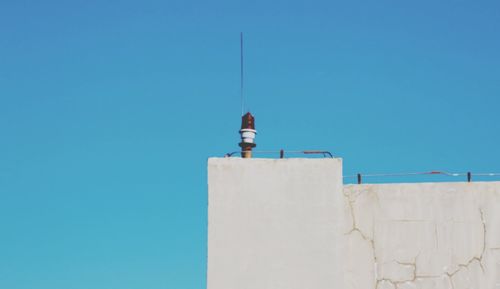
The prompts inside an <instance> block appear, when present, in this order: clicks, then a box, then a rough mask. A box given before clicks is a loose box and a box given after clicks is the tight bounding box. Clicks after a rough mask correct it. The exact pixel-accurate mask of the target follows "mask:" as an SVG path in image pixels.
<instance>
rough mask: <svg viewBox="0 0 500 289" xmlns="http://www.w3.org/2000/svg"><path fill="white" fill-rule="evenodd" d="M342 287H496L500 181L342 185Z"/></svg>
mask: <svg viewBox="0 0 500 289" xmlns="http://www.w3.org/2000/svg"><path fill="white" fill-rule="evenodd" d="M344 201H345V203H344V204H345V205H344V213H345V216H344V219H345V220H346V223H345V228H344V232H345V237H346V241H345V242H346V244H347V251H346V254H347V258H346V259H345V268H344V270H345V273H346V274H345V282H346V284H345V287H344V288H345V289H370V288H376V289H382V288H384V289H385V288H388V289H407V288H422V289H423V288H425V289H434V288H436V289H465V288H468V289H473V288H474V289H499V288H500V183H499V182H488V183H425V184H383V185H379V184H377V185H348V186H345V187H344Z"/></svg>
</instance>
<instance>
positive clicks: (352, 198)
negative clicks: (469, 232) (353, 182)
mask: <svg viewBox="0 0 500 289" xmlns="http://www.w3.org/2000/svg"><path fill="white" fill-rule="evenodd" d="M344 196H345V198H346V199H347V204H348V206H349V213H350V216H351V229H350V230H349V231H348V232H347V233H345V235H350V234H352V233H354V232H357V233H358V234H359V235H360V236H361V238H362V239H363V240H365V241H367V242H368V243H369V244H370V247H371V249H372V252H373V262H374V267H375V269H374V275H375V276H374V279H375V284H374V286H375V287H374V288H375V289H377V288H379V286H380V284H382V283H383V282H387V283H389V284H391V285H392V286H393V287H394V288H395V289H398V288H399V286H400V285H402V284H406V283H415V282H416V281H417V280H419V279H433V278H442V277H443V276H447V277H448V279H449V282H450V285H451V288H452V289H454V288H455V284H454V282H453V277H454V276H455V274H457V273H458V272H460V271H461V270H462V269H467V270H468V269H469V266H470V265H471V264H472V263H474V262H478V264H479V266H480V268H481V271H482V272H483V274H484V273H485V268H484V265H483V257H484V255H485V253H486V250H487V249H488V248H487V244H486V237H487V229H486V220H485V217H484V211H483V210H482V209H481V208H480V209H479V215H480V219H481V224H482V229H483V236H482V238H483V244H482V248H481V251H480V254H479V255H478V256H473V257H472V258H470V259H469V260H468V261H467V262H466V263H462V264H457V266H458V268H457V269H456V270H454V271H453V272H444V273H443V274H442V275H418V274H417V271H418V270H417V259H418V256H419V255H417V256H416V257H415V259H414V261H413V262H400V261H397V260H393V261H394V262H396V263H397V264H399V265H401V266H410V267H412V268H413V270H412V277H411V278H408V279H405V280H393V279H391V278H385V277H384V278H379V277H378V271H377V263H378V259H377V253H376V250H375V233H374V232H373V237H372V238H370V237H369V236H368V235H367V234H366V233H364V232H363V231H362V230H361V229H360V228H359V227H358V225H359V224H358V220H357V219H356V214H355V211H354V207H355V203H356V199H357V197H358V196H359V194H357V195H353V194H345V193H344ZM377 197H378V196H377ZM408 221H410V220H408ZM437 227H438V225H437V224H435V234H436V236H435V238H436V247H439V243H438V240H437V231H438V229H437ZM489 249H490V250H500V247H495V248H489ZM419 254H420V253H419Z"/></svg>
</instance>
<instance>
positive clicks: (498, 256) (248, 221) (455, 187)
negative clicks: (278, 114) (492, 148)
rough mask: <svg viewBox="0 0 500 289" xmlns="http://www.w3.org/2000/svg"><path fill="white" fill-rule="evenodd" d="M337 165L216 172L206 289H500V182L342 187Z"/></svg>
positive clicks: (223, 161) (215, 164)
mask: <svg viewBox="0 0 500 289" xmlns="http://www.w3.org/2000/svg"><path fill="white" fill-rule="evenodd" d="M341 171H342V164H341V160H340V159H280V160H271V159H240V158H216V159H210V160H209V169H208V178H209V208H208V277H207V288H208V289H410V288H411V289H500V182H472V183H418V184H376V185H375V184H373V185H369V184H367V185H346V186H343V185H342V174H341Z"/></svg>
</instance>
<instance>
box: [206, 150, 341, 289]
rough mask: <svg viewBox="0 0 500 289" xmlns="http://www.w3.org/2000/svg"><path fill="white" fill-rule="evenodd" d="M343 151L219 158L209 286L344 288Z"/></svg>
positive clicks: (213, 163)
mask: <svg viewBox="0 0 500 289" xmlns="http://www.w3.org/2000/svg"><path fill="white" fill-rule="evenodd" d="M341 172H342V166H341V160H340V159H281V160H270V159H239V158H212V159H209V163H208V178H209V190H208V191H209V207H208V279H207V287H208V289H332V288H342V282H343V281H342V280H343V279H342V272H341V263H342V257H341V256H340V253H341V252H342V248H341V246H336V245H335V244H336V243H339V242H340V240H341V239H342V238H344V236H343V232H342V228H340V225H341V224H342V221H341V220H340V218H343V215H342V213H341V212H342V208H341V206H342V193H341V192H342V176H341Z"/></svg>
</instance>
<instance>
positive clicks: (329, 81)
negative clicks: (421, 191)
mask: <svg viewBox="0 0 500 289" xmlns="http://www.w3.org/2000/svg"><path fill="white" fill-rule="evenodd" d="M240 31H243V32H244V33H245V61H246V62H245V75H246V78H245V95H246V96H247V102H248V107H249V108H250V110H251V112H252V113H253V114H254V115H255V117H256V125H257V130H258V132H259V133H258V136H257V143H258V149H260V150H278V149H280V148H284V149H288V150H303V149H326V150H329V151H331V152H332V153H333V154H334V155H336V156H340V157H342V158H343V159H344V173H345V174H346V175H349V174H354V173H357V172H365V173H380V172H382V173H383V172H407V171H427V170H448V171H454V172H465V171H473V172H490V171H500V154H499V151H498V148H499V147H500V134H499V128H500V113H498V108H499V106H500V54H499V53H498V52H499V51H500V38H499V37H498V31H500V4H499V2H498V1H385V0H383V1H345V2H335V1H198V2H196V1H176V0H175V1H171V0H169V1H136V2H134V1H50V0H49V1H29V0H28V1H11V0H2V1H1V2H0V134H1V135H0V288H9V289H28V288H29V289H31V288H37V289H58V288H61V289H88V288H96V289H97V288H102V289H113V288H116V289H129V288H130V289H132V288H134V289H137V288H147V289H156V288H172V289H174V288H175V289H177V288H189V289H199V288H204V287H205V270H206V264H205V262H206V222H207V221H206V209H207V198H206V190H207V180H206V162H207V158H208V157H210V156H223V155H224V154H225V153H227V152H230V151H234V150H237V149H238V147H237V143H238V142H239V135H238V129H239V125H240V112H241V111H240V100H239V86H240V83H239V33H240ZM414 180H415V179H414V178H409V179H399V181H414ZM432 180H440V179H437V178H436V179H432ZM453 180H454V179H453ZM382 181H383V180H382Z"/></svg>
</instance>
